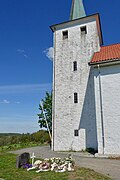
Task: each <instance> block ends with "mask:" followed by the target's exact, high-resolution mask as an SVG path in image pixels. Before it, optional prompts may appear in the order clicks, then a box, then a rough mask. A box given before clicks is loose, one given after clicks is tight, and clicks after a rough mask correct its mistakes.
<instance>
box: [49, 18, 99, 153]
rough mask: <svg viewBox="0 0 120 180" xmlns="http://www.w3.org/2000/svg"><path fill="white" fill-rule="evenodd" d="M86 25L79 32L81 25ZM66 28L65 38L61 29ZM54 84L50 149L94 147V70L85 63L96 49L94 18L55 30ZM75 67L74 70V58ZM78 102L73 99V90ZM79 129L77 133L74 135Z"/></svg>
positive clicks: (96, 34) (95, 138) (95, 128)
mask: <svg viewBox="0 0 120 180" xmlns="http://www.w3.org/2000/svg"><path fill="white" fill-rule="evenodd" d="M83 26H86V27H87V34H84V35H81V31H80V27H83ZM65 30H68V39H64V40H63V37H62V36H63V34H62V32H63V31H65ZM54 48H55V49H54V53H55V61H54V84H53V145H52V147H53V150H56V151H57V150H62V151H63V150H76V151H79V150H85V149H86V148H87V147H92V148H95V149H97V148H98V144H97V127H96V112H95V99H94V98H93V97H94V96H95V92H94V74H93V71H92V69H91V70H90V67H89V66H88V62H89V61H90V60H91V58H92V55H93V53H94V52H96V51H99V49H100V45H99V38H98V33H97V26H96V20H95V19H94V20H92V21H91V22H86V23H85V24H80V25H76V26H70V27H68V28H66V27H64V25H62V26H61V29H59V30H56V31H55V32H54ZM74 61H77V65H78V69H77V71H73V62H74ZM75 92H77V93H78V103H76V104H75V103H74V93H75ZM74 130H78V132H79V136H74Z"/></svg>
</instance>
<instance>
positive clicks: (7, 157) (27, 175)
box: [0, 153, 110, 180]
mask: <svg viewBox="0 0 120 180" xmlns="http://www.w3.org/2000/svg"><path fill="white" fill-rule="evenodd" d="M15 166H16V155H13V154H8V153H0V178H3V179H5V180H16V179H17V180H75V179H76V180H77V179H78V180H79V179H81V180H82V179H85V180H90V179H91V180H93V179H94V180H110V178H109V177H105V176H103V175H101V174H99V173H96V172H94V171H93V170H90V169H85V168H76V169H75V171H74V172H65V173H56V172H42V173H39V174H38V173H36V172H35V171H29V172H27V171H26V169H22V168H21V169H17V168H16V167H15Z"/></svg>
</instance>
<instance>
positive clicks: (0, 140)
mask: <svg viewBox="0 0 120 180" xmlns="http://www.w3.org/2000/svg"><path fill="white" fill-rule="evenodd" d="M49 142H50V137H49V134H48V132H47V131H45V130H40V131H38V132H35V133H32V134H29V133H27V134H20V135H18V134H17V135H10V134H9V136H8V135H7V134H5V136H3V135H1V136H0V151H2V150H11V149H19V148H22V147H29V146H30V147H31V146H37V145H39V144H43V143H49Z"/></svg>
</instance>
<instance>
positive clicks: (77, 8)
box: [70, 0, 86, 20]
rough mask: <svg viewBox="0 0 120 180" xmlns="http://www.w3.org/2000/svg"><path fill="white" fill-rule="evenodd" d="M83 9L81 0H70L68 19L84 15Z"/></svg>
mask: <svg viewBox="0 0 120 180" xmlns="http://www.w3.org/2000/svg"><path fill="white" fill-rule="evenodd" d="M85 16H86V14H85V9H84V6H83V2H82V0H72V7H71V13H70V20H74V19H78V18H82V17H85Z"/></svg>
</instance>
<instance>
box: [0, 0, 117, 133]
mask: <svg viewBox="0 0 120 180" xmlns="http://www.w3.org/2000/svg"><path fill="white" fill-rule="evenodd" d="M84 5H85V10H86V13H87V15H90V14H94V13H97V12H99V13H100V17H101V25H102V32H103V40H104V45H108V44H114V43H120V34H119V32H120V30H119V29H120V10H119V7H120V1H119V0H115V1H113V0H105V1H103V0H97V1H96V0H89V1H88V0H84ZM70 7H71V0H60V1H56V0H52V1H50V0H46V1H42V0H0V77H1V78H0V132H20V133H23V132H24V133H25V132H30V133H31V132H35V131H37V130H39V125H38V123H37V122H38V117H37V113H39V110H38V105H39V102H40V100H41V98H44V96H45V92H46V91H49V92H50V91H51V87H52V61H51V60H50V58H51V56H52V48H50V47H52V46H53V43H52V42H53V40H52V32H51V30H50V28H49V26H50V25H53V24H56V23H60V22H64V21H68V20H69V14H70ZM49 48H50V49H49Z"/></svg>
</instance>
